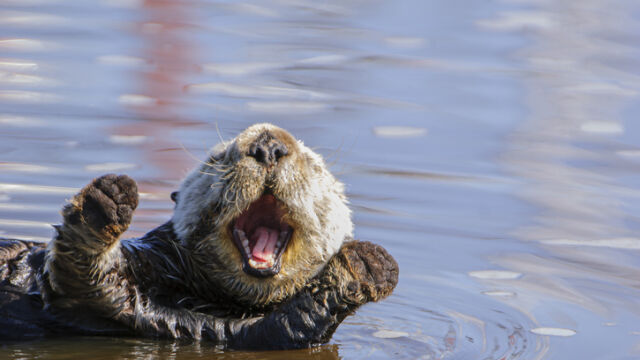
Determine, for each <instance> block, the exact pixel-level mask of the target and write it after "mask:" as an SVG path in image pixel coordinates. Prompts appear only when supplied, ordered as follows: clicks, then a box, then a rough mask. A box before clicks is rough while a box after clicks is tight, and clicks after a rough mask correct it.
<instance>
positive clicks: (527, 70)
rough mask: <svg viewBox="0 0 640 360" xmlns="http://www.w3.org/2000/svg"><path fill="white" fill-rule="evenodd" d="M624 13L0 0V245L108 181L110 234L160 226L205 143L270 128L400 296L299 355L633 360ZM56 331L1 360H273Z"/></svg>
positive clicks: (596, 4)
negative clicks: (289, 141) (115, 189)
mask: <svg viewBox="0 0 640 360" xmlns="http://www.w3.org/2000/svg"><path fill="white" fill-rule="evenodd" d="M639 16H640V4H638V3H637V2H634V1H631V0H621V1H617V2H614V3H612V2H609V1H604V0H587V1H579V2H566V1H546V0H527V1H482V2H477V1H476V2H473V1H459V0H456V1H446V2H444V1H440V2H436V1H421V0H403V1H376V0H371V1H358V0H347V1H333V0H329V1H322V2H319V1H310V0H271V1H267V0H263V1H260V0H255V1H243V2H239V1H205V0H202V1H197V0H192V1H187V0H184V1H178V0H164V1H161V0H146V1H143V0H102V1H91V2H86V1H85V2H82V1H71V0H67V1H63V0H5V1H4V2H3V3H2V4H0V30H1V31H0V231H1V232H0V236H5V237H20V238H25V239H34V240H40V241H48V239H49V238H50V236H51V232H52V231H51V227H50V224H54V223H58V222H59V221H60V215H59V209H60V208H61V206H62V205H63V204H64V203H65V201H66V200H67V199H69V198H70V197H71V196H72V195H73V194H74V193H75V192H76V191H77V190H78V189H79V188H81V187H82V186H83V185H85V184H86V183H88V182H89V181H90V180H91V179H92V178H93V177H96V176H99V175H101V174H104V173H108V172H116V173H127V174H129V175H130V176H132V177H133V178H134V179H136V180H137V181H138V184H139V187H140V190H141V192H142V201H141V204H140V207H139V209H138V210H137V212H136V215H135V218H134V223H133V225H132V226H131V228H130V230H129V232H128V235H129V236H139V235H141V234H144V233H145V232H146V231H148V230H149V229H152V228H153V227H155V226H157V225H159V224H161V223H162V222H164V221H166V220H167V219H168V218H169V217H170V214H171V209H172V205H171V201H170V200H169V194H170V193H171V191H173V190H175V189H176V188H177V186H178V184H179V181H180V179H181V178H182V177H183V176H184V175H185V174H186V172H187V171H188V170H189V169H191V168H192V167H193V166H195V165H196V164H197V161H198V159H201V158H202V157H203V156H204V154H205V153H206V150H207V149H208V148H209V147H210V146H212V145H214V144H215V143H217V142H219V141H220V139H229V138H232V137H233V136H235V134H237V133H238V132H240V131H241V130H242V129H244V128H245V127H247V126H248V125H250V124H253V123H256V122H265V121H266V122H272V123H275V124H277V125H279V126H282V127H285V128H286V129H288V130H290V131H291V132H292V133H293V134H294V135H295V136H297V137H298V138H300V139H302V140H304V142H305V143H306V144H307V145H309V146H311V147H312V148H314V149H315V150H316V151H318V152H319V153H321V154H322V155H324V156H325V158H326V160H327V162H328V163H329V164H330V166H331V169H332V171H333V172H334V173H335V174H336V175H337V176H338V177H339V178H340V179H341V180H342V181H343V182H345V183H346V184H347V191H348V194H349V196H350V199H351V208H352V209H353V217H354V221H355V223H356V236H357V237H358V238H359V239H363V240H369V241H373V242H376V243H379V244H381V245H383V246H384V247H385V248H387V249H388V250H389V252H390V253H391V254H393V255H394V256H395V258H396V259H397V260H398V263H399V264H400V268H401V274H400V283H399V284H398V287H397V289H396V291H395V292H394V294H393V295H392V296H391V297H389V298H388V299H387V300H385V301H383V302H381V303H379V304H369V305H366V306H364V307H362V308H361V309H360V310H359V311H358V312H357V313H356V314H355V315H354V316H351V317H349V318H348V319H347V320H346V321H345V322H344V323H343V325H341V326H340V327H339V328H338V331H337V332H336V334H335V336H334V337H333V339H332V341H331V342H330V343H329V344H328V345H325V346H322V347H320V348H317V349H312V350H304V351H295V352H287V353H286V355H287V356H292V357H298V358H317V359H337V358H346V359H357V358H367V359H387V358H404V359H418V358H420V359H633V358H637V357H639V356H640V306H639V304H638V299H640V257H639V255H640V238H638V235H637V233H638V230H639V229H640V205H638V204H640V201H638V199H639V198H640V177H639V176H638V174H639V172H638V170H639V169H640V146H639V145H638V144H639V141H640V122H638V121H637V119H636V116H635V115H636V114H638V112H639V110H640V107H639V106H638V104H639V102H638V97H639V94H640V62H639V61H638V59H639V58H640V48H639V46H638V44H640V38H639V36H638V34H640V21H639ZM282 356H283V353H278V352H266V353H260V352H258V353H246V352H236V351H221V350H217V349H215V348H213V347H211V346H209V345H207V344H205V343H202V344H190V343H181V342H167V341H155V340H144V339H112V338H71V339H68V338H58V339H49V340H42V341H33V342H28V343H17V344H6V345H3V346H2V347H0V357H8V358H14V359H23V358H33V357H38V358H47V359H62V358H70V357H83V358H95V359H100V358H105V359H106V358H114V357H118V358H125V359H127V358H131V359H133V358H145V357H149V358H151V357H161V358H172V359H173V358H179V359H191V358H201V357H220V358H255V359H269V358H273V359H279V358H281V357H282Z"/></svg>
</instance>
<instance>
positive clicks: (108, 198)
mask: <svg viewBox="0 0 640 360" xmlns="http://www.w3.org/2000/svg"><path fill="white" fill-rule="evenodd" d="M137 206H138V186H137V185H136V182H135V181H133V179H131V178H130V177H128V176H126V175H120V176H117V175H115V174H109V175H104V176H101V177H99V178H97V179H95V180H93V181H92V182H91V184H89V185H87V186H85V187H84V188H83V189H82V191H80V193H79V194H78V195H76V197H75V198H74V201H73V203H72V204H71V206H70V207H68V208H67V209H65V219H66V220H67V221H68V222H70V223H71V224H72V225H73V224H76V223H78V222H83V223H84V224H86V225H87V226H89V227H90V228H91V229H92V230H94V231H96V232H98V233H99V234H101V235H104V236H106V237H107V238H108V239H112V240H115V239H117V238H118V237H119V236H120V235H121V234H122V233H123V232H124V231H125V230H126V229H127V227H129V223H131V217H132V216H133V211H134V210H135V209H136V207H137Z"/></svg>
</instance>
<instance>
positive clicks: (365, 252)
mask: <svg viewBox="0 0 640 360" xmlns="http://www.w3.org/2000/svg"><path fill="white" fill-rule="evenodd" d="M340 254H341V256H342V259H343V261H344V262H345V265H346V266H347V268H348V270H349V272H350V273H351V274H352V275H353V277H354V280H353V281H350V282H348V283H347V284H346V289H344V293H345V296H347V298H349V299H350V300H352V301H355V302H357V303H364V302H367V301H378V300H380V299H382V298H384V297H386V296H388V295H389V294H391V292H392V291H393V289H394V288H395V287H396V284H397V283H398V263H397V262H396V261H395V259H394V258H393V257H392V256H391V255H389V253H388V252H387V251H386V250H385V249H384V248H383V247H382V246H380V245H376V244H372V243H370V242H367V241H354V242H351V243H347V244H346V245H345V246H344V247H343V248H342V249H341V250H340Z"/></svg>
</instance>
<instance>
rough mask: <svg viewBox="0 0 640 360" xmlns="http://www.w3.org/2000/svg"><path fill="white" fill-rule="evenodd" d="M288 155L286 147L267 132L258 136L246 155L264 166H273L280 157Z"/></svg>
mask: <svg viewBox="0 0 640 360" xmlns="http://www.w3.org/2000/svg"><path fill="white" fill-rule="evenodd" d="M288 153H289V151H288V149H287V146H286V145H285V144H284V143H282V141H280V140H278V139H277V138H276V137H274V136H273V135H272V134H271V133H269V132H268V131H265V132H264V133H262V134H260V136H259V137H258V138H257V139H256V141H254V142H253V144H251V146H250V147H249V152H248V153H247V155H249V156H251V157H252V158H254V159H256V161H257V162H259V163H262V164H265V165H275V164H276V163H277V162H278V160H280V158H281V157H283V156H286V155H287V154H288Z"/></svg>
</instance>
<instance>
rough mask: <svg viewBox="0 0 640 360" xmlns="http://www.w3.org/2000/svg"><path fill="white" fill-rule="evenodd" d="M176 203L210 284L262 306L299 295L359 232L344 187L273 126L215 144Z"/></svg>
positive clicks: (178, 221)
mask: <svg viewBox="0 0 640 360" xmlns="http://www.w3.org/2000/svg"><path fill="white" fill-rule="evenodd" d="M175 201H176V208H175V212H174V215H173V218H172V222H173V226H174V230H175V232H176V234H177V235H178V237H179V239H180V241H181V242H182V244H183V246H185V247H186V248H187V249H189V250H190V251H191V252H192V254H193V256H194V257H195V258H196V259H197V263H198V266H199V267H200V270H201V271H203V273H205V274H206V278H207V281H208V282H212V283H213V284H212V286H215V287H216V288H217V289H221V290H222V291H224V292H225V293H227V294H228V295H231V296H233V297H235V298H236V299H238V300H239V301H241V302H245V303H249V304H254V305H268V304H270V303H273V302H278V301H281V300H283V299H285V298H287V297H289V296H291V295H293V294H294V293H295V292H296V291H298V290H299V289H300V288H301V287H302V286H303V285H304V284H305V283H306V282H307V281H308V280H309V279H310V278H311V277H313V276H314V275H316V274H317V273H318V272H319V271H320V269H322V267H323V266H324V265H325V264H326V263H327V262H328V260H329V258H331V256H332V255H334V254H335V253H336V252H337V251H338V250H339V248H340V246H341V245H342V243H343V242H344V240H345V239H346V238H349V237H351V236H352V231H353V225H352V223H351V216H350V211H349V209H348V207H347V205H346V203H347V201H346V198H345V196H344V186H343V185H342V184H341V183H340V182H339V181H337V180H336V179H335V178H334V177H333V175H331V174H330V173H329V171H328V170H327V168H326V166H325V164H324V162H323V160H322V158H321V157H320V156H319V155H318V154H316V153H314V152H313V151H311V150H310V149H309V148H307V147H306V146H305V145H304V144H303V143H302V142H301V141H298V140H296V139H295V138H294V137H293V136H292V135H291V134H289V133H288V132H286V131H285V130H283V129H281V128H278V127H276V126H274V125H271V124H257V125H253V126H251V127H249V128H248V129H246V130H245V131H244V132H242V133H241V134H240V135H238V136H237V137H236V138H235V139H233V140H232V141H230V142H228V143H222V144H219V145H218V146H217V147H215V148H214V149H213V150H212V151H211V153H210V156H209V158H208V159H207V161H205V162H204V163H202V164H201V165H200V166H199V167H198V168H197V169H195V170H194V171H193V172H192V173H191V174H189V175H188V176H187V178H186V179H185V180H184V182H183V183H182V185H181V187H180V190H179V192H178V194H177V196H175ZM200 285H202V284H200Z"/></svg>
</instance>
